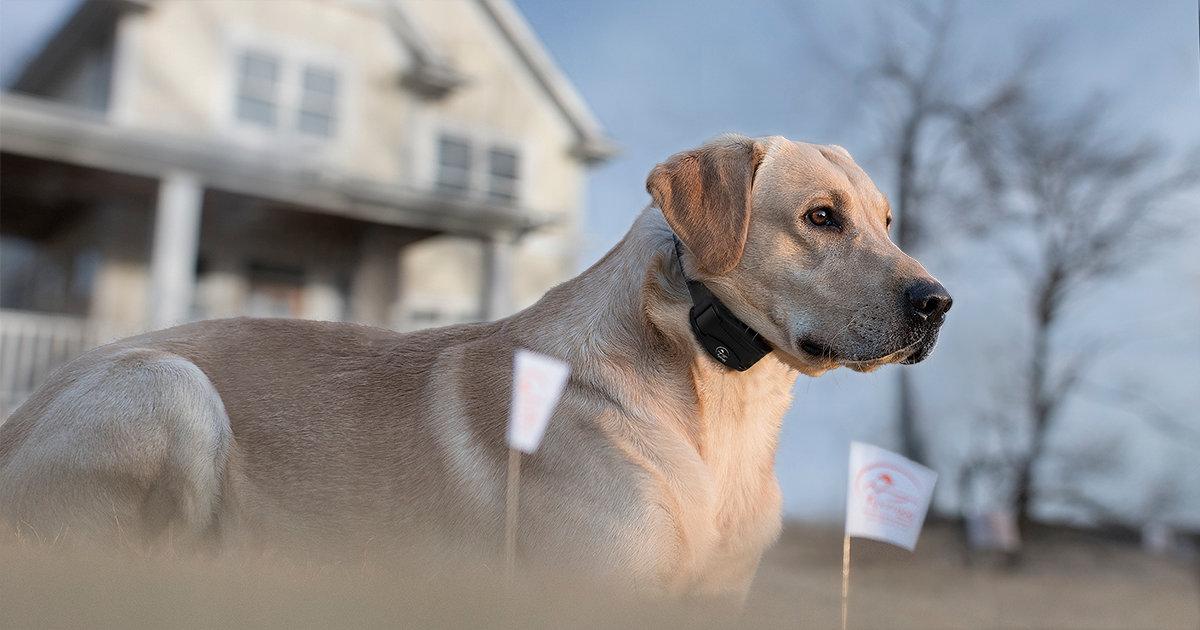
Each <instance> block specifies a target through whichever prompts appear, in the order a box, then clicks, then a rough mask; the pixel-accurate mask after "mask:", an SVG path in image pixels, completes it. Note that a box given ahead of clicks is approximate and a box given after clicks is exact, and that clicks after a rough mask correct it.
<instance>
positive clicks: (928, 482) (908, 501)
mask: <svg viewBox="0 0 1200 630" xmlns="http://www.w3.org/2000/svg"><path fill="white" fill-rule="evenodd" d="M936 481H937V473H935V472H933V471H932V470H930V469H928V468H926V467H924V466H922V465H920V464H918V463H916V462H914V461H912V460H910V459H907V458H905V457H902V456H900V455H897V454H896V453H893V452H891V451H888V450H884V449H882V448H879V447H878V446H873V445H871V444H863V443H862V442H851V443H850V488H849V491H848V496H847V497H846V536H858V537H860V538H871V539H873V540H881V541H883V542H886V543H891V544H893V545H897V546H899V547H904V548H905V549H907V550H909V551H912V550H913V549H915V548H916V546H917V537H918V536H919V535H920V534H921V525H922V524H923V523H924V522H925V513H926V512H927V511H928V510H929V501H930V500H931V499H932V498H933V484H934V482H936Z"/></svg>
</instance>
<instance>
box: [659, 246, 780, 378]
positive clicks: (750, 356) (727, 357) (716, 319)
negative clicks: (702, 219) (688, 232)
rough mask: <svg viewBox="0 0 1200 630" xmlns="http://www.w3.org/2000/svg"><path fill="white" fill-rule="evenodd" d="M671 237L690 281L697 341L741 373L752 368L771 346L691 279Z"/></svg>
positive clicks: (677, 247)
mask: <svg viewBox="0 0 1200 630" xmlns="http://www.w3.org/2000/svg"><path fill="white" fill-rule="evenodd" d="M671 237H672V238H674V239H675V259H676V260H678V261H679V273H680V274H682V275H683V279H684V280H685V281H686V282H687V288H688V293H690V294H692V308H691V310H690V311H689V312H688V319H689V320H690V321H691V324H692V334H694V335H696V341H699V342H700V345H701V346H703V347H704V349H705V350H706V351H708V353H709V354H710V355H712V358H714V359H716V360H717V361H720V362H721V364H723V365H724V366H725V367H728V368H732V369H734V370H737V371H739V372H744V371H746V370H748V369H750V366H752V365H754V364H755V363H757V362H758V360H759V359H761V358H763V357H764V356H766V355H767V353H768V352H770V351H771V346H769V345H767V342H766V341H765V340H764V339H763V338H762V335H759V334H758V332H757V331H755V330H754V329H753V328H751V327H750V326H749V325H747V324H746V323H745V322H743V321H742V320H740V319H738V317H737V315H734V314H733V311H730V310H729V307H727V306H725V304H724V303H722V302H721V300H720V299H719V298H718V297H717V296H715V295H713V293H712V291H709V290H708V287H706V286H704V283H703V282H700V281H699V280H689V279H688V277H687V273H685V272H684V271H683V252H682V250H681V248H682V245H680V243H679V237H678V236H675V235H674V234H672V235H671Z"/></svg>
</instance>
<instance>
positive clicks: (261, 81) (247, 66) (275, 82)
mask: <svg viewBox="0 0 1200 630" xmlns="http://www.w3.org/2000/svg"><path fill="white" fill-rule="evenodd" d="M279 65H280V62H279V59H278V58H276V57H272V56H270V55H267V54H264V53H260V52H245V53H242V55H241V56H240V57H239V61H238V82H237V101H236V103H237V107H236V114H237V117H238V119H239V120H244V121H246V122H250V123H254V124H257V125H262V126H264V127H274V126H275V125H276V122H277V114H276V109H277V102H278V98H279V97H278V92H279V73H280V67H279Z"/></svg>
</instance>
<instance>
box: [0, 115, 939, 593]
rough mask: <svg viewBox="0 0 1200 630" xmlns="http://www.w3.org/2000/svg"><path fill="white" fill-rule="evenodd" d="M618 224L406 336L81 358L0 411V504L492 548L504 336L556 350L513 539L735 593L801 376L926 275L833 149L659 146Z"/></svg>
mask: <svg viewBox="0 0 1200 630" xmlns="http://www.w3.org/2000/svg"><path fill="white" fill-rule="evenodd" d="M646 186H647V189H648V190H649V192H650V194H651V196H652V198H653V204H652V205H651V206H650V207H648V208H647V209H646V210H645V211H643V212H642V214H641V216H640V217H638V219H637V220H636V222H635V223H634V225H633V227H632V229H631V230H630V231H629V233H628V235H627V236H626V237H625V238H624V239H623V240H622V241H621V242H620V243H619V244H618V245H617V246H616V247H615V248H613V250H612V251H611V252H609V253H608V254H607V255H606V256H605V257H604V258H603V259H602V260H600V261H599V262H598V263H596V264H595V265H594V266H593V267H592V268H591V269H589V270H587V271H586V272H584V273H583V274H581V275H580V276H578V277H577V278H575V279H573V280H571V281H569V282H566V283H564V284H562V285H561V286H558V287H556V288H554V289H553V290H551V291H550V292H549V293H547V294H546V295H545V297H543V298H542V300H541V301H539V302H538V303H537V304H535V305H533V306H531V307H530V308H528V309H526V310H524V311H521V312H520V313H517V314H515V315H513V316H512V317H509V318H506V319H503V320H500V321H496V322H490V323H481V324H471V325H464V326H452V327H449V328H441V329H435V330H426V331H421V332H416V333H410V334H397V333H394V332H391V331H387V330H380V329H375V328H367V327H363V326H357V325H351V324H341V323H323V322H306V321H288V320H261V319H230V320H221V321H208V322H200V323H195V324H189V325H185V326H180V327H178V328H172V329H169V330H164V331H159V332H153V333H149V334H146V335H142V336H139V337H134V338H131V339H126V340H124V341H120V342H117V343H114V344H111V345H108V346H105V347H103V348H99V349H97V350H95V351H92V352H91V353H89V354H87V355H85V356H83V357H81V358H79V359H78V360H76V361H74V362H73V363H71V364H69V365H67V366H66V367H64V368H63V369H61V370H59V371H58V372H57V373H56V374H55V375H54V376H53V377H52V378H51V379H50V381H49V382H48V383H46V384H45V386H43V387H42V388H41V390H40V391H39V392H37V393H36V394H35V395H34V396H33V397H32V398H31V399H30V400H29V401H28V402H26V403H25V404H24V405H23V406H22V407H21V408H20V409H18V410H17V411H16V413H15V414H14V415H13V416H12V417H11V418H10V419H9V420H8V422H7V423H6V424H4V425H3V427H2V428H0V513H2V514H3V515H4V516H5V517H7V518H8V519H9V520H10V521H11V522H12V523H19V524H22V525H23V526H29V527H31V528H40V530H41V531H42V532H54V531H58V530H61V529H62V528H66V527H70V528H73V531H87V532H92V533H105V532H107V533H112V532H111V531H109V530H113V529H119V530H120V531H121V532H123V533H124V534H125V535H128V534H129V533H130V532H135V533H137V534H139V535H142V536H146V537H148V538H151V539H154V538H163V537H167V536H169V537H170V538H171V540H172V541H173V542H174V543H180V542H186V541H204V542H206V543H207V544H213V545H217V546H218V547H226V546H233V545H241V544H250V545H262V546H268V547H273V546H283V547H286V546H287V545H290V544H292V542H293V541H297V540H317V541H321V540H325V541H329V540H337V541H341V542H346V541H354V540H370V541H372V542H371V545H373V546H374V547H376V548H384V547H388V546H389V545H393V546H400V547H402V546H404V545H405V544H410V543H411V542H412V541H415V540H418V539H422V540H423V539H424V538H425V537H426V536H429V535H431V534H434V535H437V536H438V537H442V538H448V539H451V540H455V541H459V542H458V543H456V544H460V545H463V546H471V545H476V546H478V547H479V548H480V549H493V550H498V549H499V548H500V546H501V545H500V542H499V541H500V540H501V537H502V531H503V525H502V524H503V511H504V475H505V473H504V471H505V457H506V450H505V423H506V421H507V417H508V402H509V396H510V392H509V387H510V380H511V371H512V364H513V353H514V351H515V350H516V349H518V348H528V349H532V350H535V351H537V352H541V353H544V354H547V355H550V356H554V357H558V358H560V359H563V360H565V361H567V362H569V363H570V365H571V366H572V368H573V370H572V372H571V377H570V382H569V383H568V385H567V389H566V392H565V394H564V396H563V399H562V401H561V403H560V404H559V406H558V408H557V411H556V414H555V416H554V418H553V420H552V423H551V425H550V428H549V430H548V433H547V435H546V437H545V439H544V441H543V444H542V447H541V449H540V450H539V451H538V452H537V453H536V454H535V455H533V456H531V457H528V458H526V464H525V469H524V475H523V478H522V493H521V519H522V520H521V526H520V531H519V545H520V553H521V556H522V562H524V563H527V564H528V565H530V566H532V565H535V564H546V563H562V564H564V565H566V566H570V567H572V568H573V570H584V571H587V572H589V573H591V574H594V575H595V576H597V577H599V578H600V579H602V580H603V579H607V580H610V581H611V582H615V583H621V584H627V585H635V586H636V587H637V588H639V589H642V590H644V591H645V590H648V591H651V592H658V593H663V594H677V595H696V596H715V597H721V598H732V599H740V598H741V597H742V596H744V594H745V593H746V591H747V589H748V588H749V585H750V582H751V579H752V578H753V576H754V573H755V569H756V567H757V565H758V562H759V558H760V556H761V555H762V553H763V550H764V549H765V548H766V547H767V546H768V545H770V544H771V543H772V542H773V541H774V539H775V538H776V536H777V535H778V533H779V529H780V493H779V487H778V483H777V481H776V478H775V474H774V472H773V467H774V463H775V450H776V443H777V440H778V435H779V429H780V421H781V418H782V416H783V414H784V411H785V410H786V409H787V407H788V404H789V402H790V400H791V392H792V386H793V384H794V382H795V380H796V378H797V375H798V374H807V375H811V376H815V375H818V374H820V373H822V372H825V371H826V370H830V369H833V368H836V367H839V366H846V367H850V368H852V369H855V370H863V371H865V370H871V369H874V368H876V367H878V366H880V365H883V364H886V363H915V362H917V361H920V360H921V359H923V358H924V357H925V356H926V355H927V354H928V353H929V351H930V349H931V348H932V346H933V344H934V341H935V338H936V337H937V333H938V328H939V326H940V325H941V323H942V321H943V315H944V314H945V312H946V310H947V309H948V308H949V307H950V296H949V295H947V293H946V291H945V290H944V289H943V288H942V287H941V285H939V284H938V283H937V282H935V281H934V280H933V279H932V278H931V277H930V276H929V274H928V273H927V272H926V271H925V270H924V269H923V268H922V267H921V265H920V264H918V263H917V262H916V261H914V260H913V259H912V258H909V257H908V256H906V255H905V254H904V253H903V252H901V251H900V250H899V249H897V248H896V246H895V245H893V244H892V242H891V241H890V240H889V239H888V223H889V221H890V217H889V209H888V203H887V200H886V199H885V198H884V197H883V195H882V194H880V192H879V191H878V190H877V189H876V187H875V186H874V185H873V184H872V182H871V180H870V179H868V177H867V175H866V174H865V173H863V171H862V170H861V169H860V168H859V167H858V166H857V165H855V163H854V161H853V160H852V159H851V157H850V155H849V154H848V153H847V152H846V151H845V150H844V149H842V148H840V147H837V146H819V145H811V144H804V143H799V142H792V141H790V140H787V139H785V138H781V137H770V138H759V139H751V138H745V137H741V136H724V137H721V138H719V139H718V140H716V141H713V142H711V143H709V144H706V145H704V146H702V147H700V148H697V149H695V150H692V151H686V152H683V153H680V154H677V155H675V156H672V157H671V158H670V159H668V160H667V161H666V162H664V163H662V164H659V165H658V166H656V167H655V168H654V170H653V171H652V172H651V173H650V176H649V179H648V180H647V183H646Z"/></svg>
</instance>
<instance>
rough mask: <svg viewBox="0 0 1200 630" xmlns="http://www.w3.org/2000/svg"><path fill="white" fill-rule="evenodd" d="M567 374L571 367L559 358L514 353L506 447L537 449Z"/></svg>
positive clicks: (520, 351)
mask: <svg viewBox="0 0 1200 630" xmlns="http://www.w3.org/2000/svg"><path fill="white" fill-rule="evenodd" d="M570 373H571V367H570V366H569V365H567V364H566V363H563V362H562V361H559V360H558V359H553V358H551V357H548V356H546V355H544V354H538V353H536V352H530V351H528V350H517V354H516V356H515V357H514V358H513V389H512V409H511V410H510V412H509V417H508V445H509V446H511V447H513V448H515V449H518V450H520V451H522V452H525V453H532V452H534V451H536V450H537V447H538V444H539V443H540V442H541V441H542V434H543V433H545V432H546V424H547V423H549V422H550V414H552V413H553V412H554V407H555V406H556V405H558V398H559V397H560V396H562V391H563V387H564V386H566V384H567V376H568V375H569V374H570Z"/></svg>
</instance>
